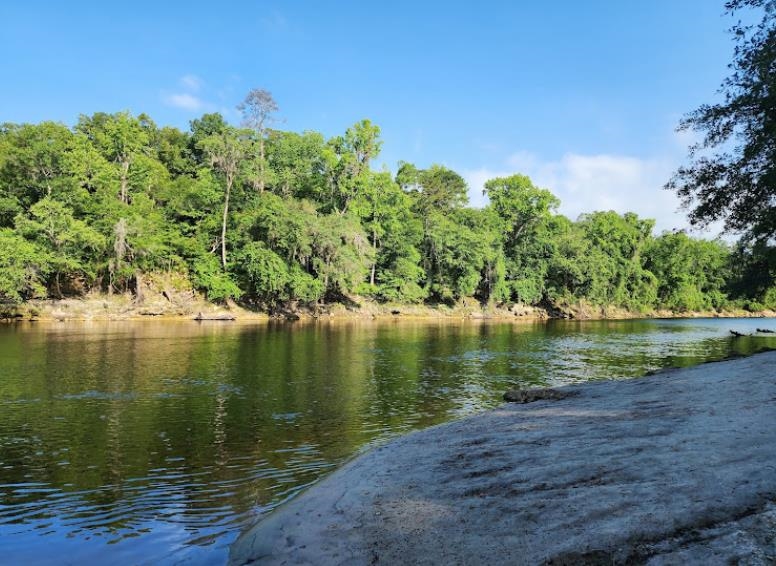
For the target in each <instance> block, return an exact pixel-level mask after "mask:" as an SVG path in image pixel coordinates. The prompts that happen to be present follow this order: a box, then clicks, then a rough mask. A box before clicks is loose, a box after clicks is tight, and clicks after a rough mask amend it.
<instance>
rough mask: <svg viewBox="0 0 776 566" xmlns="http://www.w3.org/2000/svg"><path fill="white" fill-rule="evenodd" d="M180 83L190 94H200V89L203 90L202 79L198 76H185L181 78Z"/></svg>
mask: <svg viewBox="0 0 776 566" xmlns="http://www.w3.org/2000/svg"><path fill="white" fill-rule="evenodd" d="M180 83H181V85H183V88H185V89H186V90H188V91H190V92H199V89H201V88H202V79H200V78H199V77H198V76H197V75H184V76H182V77H181V79H180Z"/></svg>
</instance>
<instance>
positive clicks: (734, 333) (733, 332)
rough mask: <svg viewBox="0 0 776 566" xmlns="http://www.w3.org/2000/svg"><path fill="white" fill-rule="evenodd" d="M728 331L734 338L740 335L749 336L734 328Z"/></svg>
mask: <svg viewBox="0 0 776 566" xmlns="http://www.w3.org/2000/svg"><path fill="white" fill-rule="evenodd" d="M730 333H731V334H732V335H733V336H735V337H736V338H740V337H741V336H749V335H748V334H742V333H741V332H737V331H735V330H731V331H730Z"/></svg>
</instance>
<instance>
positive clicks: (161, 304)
mask: <svg viewBox="0 0 776 566" xmlns="http://www.w3.org/2000/svg"><path fill="white" fill-rule="evenodd" d="M359 300H360V302H354V304H353V305H343V304H340V303H334V304H327V305H323V306H322V307H321V309H320V310H319V311H318V312H312V311H309V310H297V311H290V312H286V313H282V314H279V313H278V314H271V313H268V312H263V311H253V310H249V309H246V308H243V307H241V306H238V305H230V306H226V305H223V306H222V305H217V304H214V303H210V302H208V301H204V300H192V299H191V298H190V297H189V296H187V297H186V299H179V298H177V297H171V298H170V299H164V298H159V297H156V298H154V299H153V300H150V301H144V302H142V303H137V302H136V301H134V300H133V299H132V297H131V296H129V295H113V296H111V295H105V296H97V297H87V298H76V299H49V300H35V301H28V302H26V303H22V304H20V305H15V306H6V307H5V310H3V307H2V305H0V322H14V321H36V322H38V321H39V322H47V321H57V322H60V321H111V320H116V321H131V320H158V321H161V320H164V321H184V320H196V317H197V316H199V315H203V316H204V317H205V320H209V318H208V317H213V318H214V319H217V318H218V317H226V316H229V317H233V318H234V319H235V320H236V321H252V322H258V321H262V322H295V321H303V322H310V321H328V320H336V321H339V320H493V321H502V322H507V321H525V322H539V321H546V320H574V321H583V320H632V319H661V318H775V317H776V311H771V310H765V311H758V312H750V311H745V310H741V309H730V310H724V311H688V312H675V311H670V310H661V309H655V310H651V311H645V312H634V311H627V310H625V309H621V308H617V307H592V306H590V305H582V306H579V307H578V308H575V309H571V308H566V309H565V310H562V311H561V310H557V311H554V312H551V311H548V310H546V309H544V308H541V307H532V306H525V305H512V306H511V307H509V308H506V307H483V306H481V305H479V304H476V305H475V304H471V303H465V304H459V305H454V306H447V305H399V304H380V303H375V302H373V301H369V300H361V299H359Z"/></svg>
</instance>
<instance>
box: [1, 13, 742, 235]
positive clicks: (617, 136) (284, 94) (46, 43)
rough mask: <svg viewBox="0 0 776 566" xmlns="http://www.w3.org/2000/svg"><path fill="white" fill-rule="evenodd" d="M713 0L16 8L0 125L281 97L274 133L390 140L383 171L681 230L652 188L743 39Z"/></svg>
mask: <svg viewBox="0 0 776 566" xmlns="http://www.w3.org/2000/svg"><path fill="white" fill-rule="evenodd" d="M722 4H723V1H722V0H652V1H650V2H630V1H625V2H624V1H620V0H609V1H603V0H598V1H596V0H589V1H585V2H579V1H569V0H567V1H561V0H556V1H555V2H552V3H544V2H527V1H517V0H516V1H512V2H498V1H483V2H472V1H468V2H457V1H450V2H405V1H394V2H382V3H378V2H363V1H362V2H351V1H347V2H330V3H324V2H314V1H307V2H302V1H291V0H289V1H286V2H280V1H266V2H265V1H254V2H249V1H243V2H237V1H228V0H224V1H222V2H197V1H193V2H163V1H161V0H157V1H155V2H147V1H133V2H129V3H114V2H110V3H109V2H78V1H72V2H54V1H51V2H35V1H33V0H31V1H28V2H7V3H4V4H3V5H2V6H0V22H2V25H1V26H0V50H1V52H2V53H3V54H4V56H3V57H2V58H0V72H1V73H2V74H1V76H2V77H3V85H2V88H0V122H3V121H11V122H23V121H32V122H35V121H41V120H46V119H53V120H59V121H63V122H65V123H68V124H72V123H73V122H74V121H75V120H76V119H77V116H78V114H80V113H91V112H95V111H108V112H112V111H117V110H127V109H128V110H131V111H132V112H135V113H139V112H147V113H149V114H150V115H151V116H152V117H153V118H154V120H156V122H157V123H159V124H160V125H168V124H169V125H175V126H179V127H184V128H185V127H187V124H188V121H189V120H191V119H192V118H195V117H197V116H199V115H201V114H202V113H203V112H210V111H221V112H223V113H224V114H225V115H226V116H227V118H228V119H230V120H231V121H234V122H236V121H237V120H238V116H237V113H236V111H235V110H234V107H235V106H236V104H238V103H239V102H240V100H241V99H242V98H243V97H244V95H245V94H246V92H247V91H248V90H250V89H251V88H253V87H261V88H266V89H268V90H270V91H271V92H272V93H273V94H274V96H275V98H276V100H277V101H278V104H279V105H280V108H281V112H280V115H281V117H282V119H283V123H282V125H281V127H283V128H287V129H292V130H318V131H321V132H323V133H324V134H326V135H334V134H337V133H341V132H342V131H344V130H345V128H347V127H348V126H349V125H350V124H352V123H354V122H355V121H357V120H359V119H362V118H369V119H371V120H372V121H374V122H375V123H377V124H378V125H380V126H381V128H382V132H383V140H384V146H383V153H382V155H381V163H384V164H386V166H388V167H390V168H391V169H394V168H395V164H396V162H397V161H398V160H400V159H403V160H405V161H411V162H414V163H416V164H417V165H418V166H421V167H424V166H428V165H430V164H432V163H442V164H444V165H447V166H449V167H452V168H454V169H456V170H457V171H459V172H460V173H462V174H463V175H464V176H465V177H466V178H467V180H468V181H469V183H470V186H471V191H470V194H471V197H472V201H473V202H474V203H475V204H481V203H482V202H483V199H482V196H481V183H482V182H483V180H484V179H486V178H488V177H490V176H493V175H499V174H508V173H513V172H523V173H527V174H529V175H531V176H532V177H533V178H534V179H535V181H536V182H537V183H538V184H540V185H542V186H545V187H546V188H549V189H551V190H553V192H555V193H556V194H558V195H559V197H560V198H561V200H562V202H563V205H562V208H561V211H562V212H564V213H566V214H568V215H570V216H572V217H575V216H576V215H577V214H579V213H580V212H583V211H590V210H593V209H609V208H612V209H615V210H618V211H621V212H622V211H624V210H627V209H631V210H634V211H636V212H638V213H640V214H643V215H645V216H650V217H655V218H657V219H658V228H660V229H663V228H671V227H678V226H683V225H684V224H685V222H684V218H683V215H682V214H681V213H680V214H677V213H676V212H675V210H676V206H677V203H676V200H675V198H674V197H673V196H672V195H671V194H670V193H667V192H666V191H662V190H661V189H660V187H661V186H662V184H663V183H664V182H665V181H666V180H667V178H668V177H669V176H670V173H671V171H672V170H673V169H674V168H675V167H676V165H677V164H679V163H680V162H681V161H682V159H683V158H684V156H685V153H686V151H685V150H686V146H687V144H688V143H689V142H690V141H692V138H691V137H690V136H688V135H681V134H677V133H676V132H675V131H674V128H675V126H676V123H677V121H678V119H679V118H680V117H681V115H682V114H684V113H685V112H687V111H689V110H691V109H693V108H695V107H696V106H698V105H699V104H701V103H704V102H710V101H713V100H714V99H715V97H716V94H715V93H716V90H717V88H718V86H719V84H720V82H721V80H722V79H723V78H724V76H725V75H726V73H727V64H728V62H729V61H730V59H731V57H732V48H733V45H732V41H731V37H730V35H729V34H728V33H727V32H726V30H727V28H728V27H729V26H730V25H731V23H732V18H731V17H730V16H725V15H723V6H722Z"/></svg>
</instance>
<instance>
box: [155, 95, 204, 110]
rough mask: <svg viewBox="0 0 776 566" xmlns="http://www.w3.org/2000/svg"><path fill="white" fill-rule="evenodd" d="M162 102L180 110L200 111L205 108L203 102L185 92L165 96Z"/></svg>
mask: <svg viewBox="0 0 776 566" xmlns="http://www.w3.org/2000/svg"><path fill="white" fill-rule="evenodd" d="M164 102H165V104H167V105H169V106H173V107H175V108H180V109H181V110H201V109H203V108H204V107H205V106H206V104H205V102H204V101H203V100H201V99H200V98H198V97H196V96H194V95H193V94H189V93H187V92H184V93H178V94H168V95H165V96H164Z"/></svg>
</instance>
